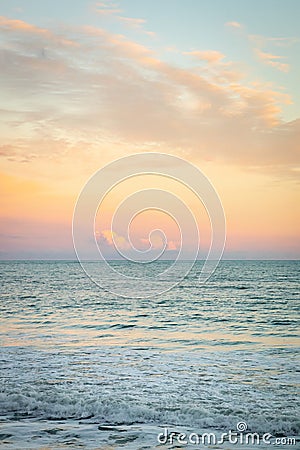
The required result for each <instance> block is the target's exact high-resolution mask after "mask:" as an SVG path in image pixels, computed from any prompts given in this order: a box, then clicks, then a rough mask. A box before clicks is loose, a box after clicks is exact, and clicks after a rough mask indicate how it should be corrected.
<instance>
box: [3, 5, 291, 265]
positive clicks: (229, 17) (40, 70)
mask: <svg viewBox="0 0 300 450" xmlns="http://www.w3.org/2000/svg"><path fill="white" fill-rule="evenodd" d="M299 17H300V2H299V1H298V0H260V1H258V0H251V1H250V0H249V1H248V0H244V1H240V0H226V1H223V0H210V1H206V0H205V1H204V0H184V1H183V0H163V1H155V0H151V1H150V0H121V1H111V2H110V1H103V2H97V1H86V0H76V1H74V0H63V1H60V0H51V1H50V0H43V1H40V0H26V1H25V0H10V1H9V2H8V1H7V0H0V45H1V71H0V86H1V106H0V114H1V121H0V136H1V140H0V158H1V167H0V173H1V180H0V182H1V229H0V258H1V259H18V258H20V259H31V258H34V259H47V258H51V259H55V258H59V259H69V258H71V259H72V258H74V257H75V254H74V250H73V245H72V234H71V224H72V214H73V208H74V204H75V201H76V198H77V196H78V194H79V192H80V190H81V188H82V187H83V185H84V183H85V182H86V181H87V179H88V178H89V177H90V176H91V175H92V174H93V173H94V172H95V171H96V170H97V169H99V168H101V167H103V166H104V165H105V164H107V163H109V162H111V161H113V160H115V159H117V158H120V157H122V156H126V155H129V154H132V153H140V152H156V151H158V152H165V153H168V154H170V155H177V156H180V157H182V158H184V159H186V160H187V161H190V162H192V163H193V164H195V165H196V166H197V167H199V169H201V171H202V172H204V173H205V174H206V175H207V176H208V177H209V179H210V180H211V182H212V183H213V185H214V186H215V188H216V189H217V191H218V193H219V196H220V198H221V200H222V203H223V206H224V210H225V214H226V220H227V243H226V249H225V258H237V259H244V258H246V259H247V258H250V259H256V258H258V259H264V258H265V259H269V258H271V259H274V258H276V259H286V258H287V259H295V258H299V254H300V245H299V244H300V239H299V215H300V214H299V203H300V202H299V169H300V164H299V158H300V152H299V150H300V149H299V147H300V90H299V85H300V84H299V82H300V57H299V55H300V32H299ZM147 183H148V182H147ZM149 185H150V182H149ZM126 189H128V193H130V192H131V191H132V189H134V187H133V186H129V185H128V186H127V188H126ZM126 189H125V191H126ZM126 192H127V191H126ZM121 194H124V191H122V192H121V191H120V192H115V193H114V194H113V196H112V198H111V199H109V201H107V202H106V203H105V204H103V208H104V209H103V212H102V216H101V218H100V219H101V220H100V221H99V224H98V225H99V229H98V230H96V232H97V233H98V234H99V235H100V237H101V239H102V242H104V243H105V244H106V245H107V246H108V248H109V246H110V245H111V244H112V235H111V234H110V233H109V231H108V230H109V218H110V217H111V214H112V211H113V206H114V202H117V199H121ZM181 194H182V196H183V197H184V196H186V197H185V201H186V202H187V203H190V204H191V207H193V206H194V207H195V208H196V209H197V205H194V204H193V202H194V199H193V198H192V197H189V195H188V194H186V193H184V192H183V191H182V193H181ZM169 219H170V218H168V217H167V218H166V217H159V215H157V214H156V213H153V214H152V215H151V214H150V213H147V214H146V216H145V217H144V218H143V217H142V216H141V217H139V218H138V219H137V222H136V224H135V226H134V227H133V228H134V230H133V234H134V236H135V239H136V242H137V245H138V242H139V243H140V244H141V247H143V245H146V246H147V245H148V240H147V239H148V232H149V231H151V230H150V229H151V227H152V228H153V227H155V228H156V224H160V225H162V226H165V227H166V228H167V230H168V231H169V234H170V242H169V247H168V250H169V251H175V250H176V248H178V239H179V234H178V230H177V229H176V227H175V226H174V223H171V222H170V220H169ZM198 220H199V222H201V221H202V212H201V208H200V209H199V210H198ZM203 226H204V229H206V228H205V227H206V225H205V219H204V218H203ZM114 237H115V238H116V240H118V242H119V243H120V245H123V246H124V247H126V246H127V241H126V239H125V240H124V237H123V236H117V235H115V236H114ZM156 242H157V246H159V245H160V244H161V242H160V240H159V239H158V240H157V241H156ZM191 245H192V244H191Z"/></svg>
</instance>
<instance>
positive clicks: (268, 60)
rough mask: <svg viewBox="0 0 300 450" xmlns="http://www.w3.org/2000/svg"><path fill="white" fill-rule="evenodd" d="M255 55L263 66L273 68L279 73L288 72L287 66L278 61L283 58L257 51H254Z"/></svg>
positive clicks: (288, 67)
mask: <svg viewBox="0 0 300 450" xmlns="http://www.w3.org/2000/svg"><path fill="white" fill-rule="evenodd" d="M255 53H256V55H257V57H258V59H259V60H260V61H262V62H263V63H264V64H267V65H269V66H271V67H275V68H276V69H278V70H280V71H281V72H288V71H289V70H290V66H289V64H287V63H283V62H281V61H280V60H282V59H283V58H284V57H283V56H279V55H273V54H272V53H267V52H263V51H261V50H259V49H255Z"/></svg>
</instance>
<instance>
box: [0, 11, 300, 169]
mask: <svg viewBox="0 0 300 450" xmlns="http://www.w3.org/2000/svg"><path fill="white" fill-rule="evenodd" d="M3 20H5V19H3ZM7 20H8V19H7ZM6 23H8V26H7V27H4V28H2V31H1V33H2V39H3V41H4V43H5V45H4V49H3V50H2V52H1V58H2V63H3V64H2V71H1V74H0V76H1V82H2V86H3V88H4V93H6V92H7V93H9V92H14V108H15V109H16V110H17V111H19V117H20V120H19V123H18V124H17V125H16V123H15V118H14V119H13V120H12V119H11V118H9V117H7V119H6V120H5V127H6V129H7V132H6V138H5V139H4V140H3V145H5V157H9V155H8V154H9V153H10V152H11V155H15V156H16V155H17V156H18V158H21V157H22V154H23V155H24V157H25V155H28V151H29V149H30V154H33V155H36V156H35V157H38V158H39V157H43V158H50V157H51V158H54V157H55V158H72V160H73V161H74V160H75V159H78V160H80V159H81V160H84V161H85V160H86V154H87V153H89V159H90V160H91V161H92V158H96V157H97V156H96V155H97V150H96V149H97V146H98V148H102V147H103V146H104V144H105V139H104V136H109V138H108V139H109V140H111V139H112V140H113V139H115V140H122V142H125V143H126V145H127V146H128V147H130V148H133V145H134V146H135V145H136V146H137V147H139V148H140V146H141V145H148V143H151V142H152V143H153V142H155V143H156V146H158V148H160V146H164V148H174V147H175V148H176V149H177V151H178V152H179V153H180V152H184V153H185V155H186V154H190V156H191V158H193V159H201V158H207V155H209V158H210V159H213V160H215V161H222V162H226V163H232V164H236V165H243V166H244V165H247V166H249V167H256V168H261V169H262V170H265V171H267V170H269V171H275V170H278V171H283V170H285V171H287V172H288V173H289V174H290V176H295V172H294V171H293V170H292V167H294V165H295V164H296V162H297V160H298V157H297V152H296V146H295V138H296V136H297V135H298V133H299V127H300V125H299V121H295V122H292V123H290V124H286V123H284V122H283V121H282V119H281V118H280V115H281V107H282V105H283V104H286V103H288V102H289V101H290V99H289V97H288V96H287V95H286V94H284V93H282V92H281V91H280V90H278V91H277V90H276V89H274V87H273V88H271V87H270V86H269V85H264V84H262V83H259V82H255V80H253V81H247V80H246V78H241V75H240V74H238V73H235V71H234V69H233V67H234V66H233V65H232V63H230V62H228V63H225V62H224V61H223V59H224V58H225V56H226V55H223V54H222V53H220V52H218V51H211V50H199V51H197V52H196V54H195V52H189V55H186V56H193V57H198V58H202V59H203V60H204V61H205V62H207V63H208V65H209V66H210V65H212V66H213V70H212V71H210V70H208V68H207V66H206V65H204V66H203V67H202V66H199V65H198V64H197V65H196V66H195V67H194V68H190V69H185V68H179V67H178V66H175V65H173V64H171V63H166V62H164V61H162V60H161V59H160V58H159V57H158V56H157V54H156V53H155V51H154V50H152V49H151V48H149V47H146V46H144V45H141V44H139V43H137V42H134V41H132V40H129V39H127V38H126V37H125V36H122V35H119V34H113V33H110V32H108V31H107V30H105V29H103V28H98V27H92V26H84V27H78V28H76V29H75V28H72V29H71V28H69V29H68V28H67V27H65V28H64V33H59V34H58V33H55V32H53V31H50V30H43V31H42V32H41V31H40V29H38V31H37V29H36V28H37V27H35V26H34V25H30V24H25V23H22V24H21V26H20V24H19V23H17V24H12V23H11V22H9V20H8V21H7V22H6ZM14 26H16V27H17V34H16V32H14V33H12V29H13V28H12V27H14ZM37 33H38V34H39V36H40V38H39V40H36V39H35V37H36V34H37ZM65 41H66V42H69V41H70V42H75V43H77V44H78V46H74V45H65V46H61V42H65ZM32 49H34V51H32ZM43 49H46V53H45V51H44V52H43ZM47 53H49V55H51V57H48V56H47ZM272 61H273V60H272ZM275 62H276V60H275ZM278 62H279V61H278ZM36 98H38V99H39V100H38V101H36ZM5 101H6V100H5V94H4V97H3V102H4V104H5ZM7 102H8V103H7V104H10V103H9V102H11V98H10V99H9V97H7ZM18 127H22V133H21V135H22V142H19V140H18V138H17V136H18ZM279 143H280V145H279ZM282 148H284V152H283V151H282ZM92 155H93V156H92Z"/></svg>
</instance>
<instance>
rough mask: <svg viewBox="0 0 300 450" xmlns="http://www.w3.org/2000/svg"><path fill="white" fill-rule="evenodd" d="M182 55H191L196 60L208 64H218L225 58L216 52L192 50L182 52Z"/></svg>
mask: <svg viewBox="0 0 300 450" xmlns="http://www.w3.org/2000/svg"><path fill="white" fill-rule="evenodd" d="M184 54H185V55H191V56H193V57H194V58H196V59H200V60H202V61H207V62H209V63H215V62H219V61H221V60H222V59H224V58H225V55H223V53H221V52H218V51H216V50H206V51H205V50H203V51H200V50H194V51H190V52H184Z"/></svg>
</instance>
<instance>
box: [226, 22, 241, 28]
mask: <svg viewBox="0 0 300 450" xmlns="http://www.w3.org/2000/svg"><path fill="white" fill-rule="evenodd" d="M225 25H226V26H227V27H231V28H239V29H241V28H243V25H242V24H241V23H239V22H234V21H232V22H226V23H225Z"/></svg>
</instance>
